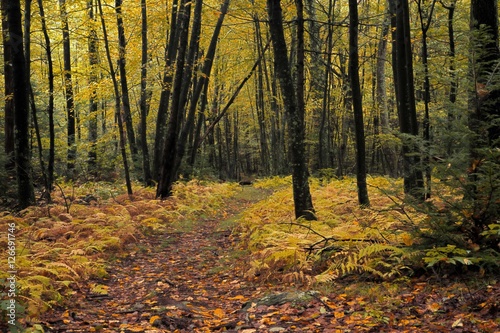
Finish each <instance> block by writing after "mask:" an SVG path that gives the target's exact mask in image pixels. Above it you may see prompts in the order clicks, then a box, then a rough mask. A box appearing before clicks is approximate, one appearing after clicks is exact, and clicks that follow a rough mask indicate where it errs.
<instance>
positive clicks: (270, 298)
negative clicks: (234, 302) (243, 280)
mask: <svg viewBox="0 0 500 333" xmlns="http://www.w3.org/2000/svg"><path fill="white" fill-rule="evenodd" d="M318 294H319V292H317V291H314V290H311V291H305V292H304V291H293V292H283V293H277V294H271V295H267V296H264V297H262V298H259V299H257V300H251V301H248V302H246V303H245V304H244V305H243V308H242V311H246V310H248V309H250V308H251V307H252V305H254V306H261V305H264V306H271V305H283V304H285V303H288V302H291V303H307V302H309V301H310V300H311V298H312V297H314V296H316V295H318Z"/></svg>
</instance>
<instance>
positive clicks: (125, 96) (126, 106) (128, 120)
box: [115, 0, 141, 175]
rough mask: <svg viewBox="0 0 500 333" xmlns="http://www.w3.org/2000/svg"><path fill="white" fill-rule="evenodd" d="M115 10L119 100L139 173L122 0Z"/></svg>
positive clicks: (132, 155) (118, 1)
mask: <svg viewBox="0 0 500 333" xmlns="http://www.w3.org/2000/svg"><path fill="white" fill-rule="evenodd" d="M115 10H116V25H117V27H118V44H119V52H118V70H119V72H120V86H121V102H122V108H123V117H124V119H125V128H126V131H127V139H128V145H129V148H130V155H131V157H132V162H133V165H134V170H135V171H136V174H137V175H139V174H141V172H140V169H141V168H140V166H139V165H138V163H139V151H138V149H137V144H136V140H135V133H134V124H133V121H132V112H131V111H130V97H129V91H128V81H127V70H126V60H125V56H126V46H127V45H126V44H127V41H126V39H125V29H124V27H123V15H122V0H115Z"/></svg>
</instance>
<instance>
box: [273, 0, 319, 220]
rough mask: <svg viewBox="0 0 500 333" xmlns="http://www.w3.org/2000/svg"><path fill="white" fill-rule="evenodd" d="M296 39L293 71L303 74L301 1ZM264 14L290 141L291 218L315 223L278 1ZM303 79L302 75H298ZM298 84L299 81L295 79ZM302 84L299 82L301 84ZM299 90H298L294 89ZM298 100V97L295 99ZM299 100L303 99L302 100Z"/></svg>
mask: <svg viewBox="0 0 500 333" xmlns="http://www.w3.org/2000/svg"><path fill="white" fill-rule="evenodd" d="M296 6H297V14H298V15H297V16H298V17H297V30H298V31H297V35H298V38H297V40H298V43H299V44H302V45H298V48H299V49H300V48H301V49H302V50H300V51H298V52H297V53H298V54H300V55H299V56H298V58H299V60H298V62H297V71H298V72H301V71H303V63H300V61H301V60H300V59H302V60H303V58H302V57H303V42H304V35H303V29H304V19H303V16H302V13H303V8H302V3H301V0H297V2H296ZM267 10H268V15H269V30H270V33H271V40H272V44H273V49H274V62H275V66H276V75H277V76H278V78H279V81H280V87H281V94H282V98H283V103H284V106H285V110H286V112H287V114H288V134H289V140H290V155H291V167H292V179H293V199H294V204H295V217H296V218H301V217H302V218H305V219H306V220H315V219H316V216H315V214H314V208H313V204H312V198H311V193H310V190H309V182H308V170H307V163H306V156H305V143H304V141H305V127H304V109H303V108H302V109H300V108H299V107H298V104H299V103H298V102H297V99H296V98H297V96H296V90H295V87H294V85H293V81H292V73H291V67H290V63H289V60H288V56H287V55H288V51H287V46H286V41H285V35H284V32H283V17H282V11H281V4H280V0H267ZM299 75H303V74H299ZM298 81H301V79H300V77H298ZM302 81H303V80H302ZM297 90H299V89H297ZM299 98H300V97H299ZM302 98H303V97H302Z"/></svg>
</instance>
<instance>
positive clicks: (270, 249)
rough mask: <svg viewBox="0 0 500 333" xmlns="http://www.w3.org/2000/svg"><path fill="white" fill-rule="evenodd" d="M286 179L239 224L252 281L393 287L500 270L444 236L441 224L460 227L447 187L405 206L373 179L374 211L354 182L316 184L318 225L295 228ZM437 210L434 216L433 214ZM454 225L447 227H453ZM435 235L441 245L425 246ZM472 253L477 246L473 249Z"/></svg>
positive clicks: (393, 183)
mask: <svg viewBox="0 0 500 333" xmlns="http://www.w3.org/2000/svg"><path fill="white" fill-rule="evenodd" d="M287 181H288V179H287V178H285V179H278V178H274V179H269V180H266V181H265V182H264V184H266V186H267V187H273V183H274V184H275V185H274V186H275V188H281V189H280V190H277V191H276V192H275V193H274V194H273V195H272V196H270V197H269V198H268V199H266V200H264V201H261V202H260V203H258V204H256V205H254V206H253V207H252V208H251V209H249V210H247V211H246V212H245V213H244V214H243V217H242V219H241V230H240V231H241V233H242V234H243V237H242V239H243V242H244V246H246V247H248V248H249V250H250V251H251V255H250V259H249V262H248V263H246V269H245V271H246V276H247V277H248V278H260V279H281V280H283V281H285V282H291V283H306V284H309V283H316V282H320V283H321V282H331V281H333V280H335V279H338V278H340V277H345V276H348V275H352V274H361V275H365V276H366V278H370V279H375V280H393V279H397V278H399V277H406V276H410V275H412V274H414V273H415V272H416V271H418V272H419V273H421V272H430V273H431V274H433V273H436V272H438V271H439V270H441V269H444V268H446V266H452V268H453V269H456V268H462V266H471V267H472V266H474V267H478V268H479V269H480V270H481V269H483V268H484V267H486V266H491V265H495V263H496V265H497V266H498V259H499V256H498V253H496V252H494V251H479V249H474V248H468V247H467V244H462V245H460V243H458V242H456V238H459V235H458V234H450V233H447V231H448V229H446V230H445V229H443V230H441V231H440V230H439V229H438V228H437V227H436V224H438V225H441V227H442V226H443V223H442V222H440V221H439V220H437V219H439V218H444V217H443V216H445V217H446V218H447V219H451V220H452V221H454V222H453V223H457V224H459V223H460V221H461V220H460V219H461V216H459V215H460V214H457V213H455V212H454V211H453V210H451V209H449V205H450V202H455V201H458V200H459V197H458V195H457V193H456V192H455V191H454V190H452V189H449V188H447V187H446V185H445V184H435V186H436V190H437V192H438V193H440V195H439V196H436V197H435V198H434V199H432V201H429V202H427V203H424V204H412V203H409V202H407V201H405V200H403V199H402V198H403V197H404V196H403V194H402V193H401V192H398V190H396V189H402V188H403V186H402V184H401V182H402V181H401V180H392V179H391V180H390V179H388V178H384V177H373V178H369V179H368V184H369V195H370V201H371V207H369V208H361V207H360V206H359V205H358V202H357V194H356V182H355V179H352V178H345V179H342V180H339V179H334V180H331V181H330V182H328V183H326V184H325V181H324V180H319V179H312V180H311V194H312V197H313V202H314V206H315V210H316V212H317V216H318V221H312V222H311V221H305V220H295V219H294V212H293V199H292V198H293V196H292V189H291V186H287V187H282V186H283V184H284V183H285V182H287ZM431 208H432V209H431ZM448 224H449V222H448ZM430 229H433V233H432V234H433V235H434V236H436V235H440V236H441V239H440V240H439V241H438V240H437V239H435V238H434V239H433V240H432V242H429V240H428V239H427V238H426V237H428V235H429V234H430V232H429V230H430ZM471 246H472V244H471Z"/></svg>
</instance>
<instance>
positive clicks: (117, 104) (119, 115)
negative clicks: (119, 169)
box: [97, 0, 132, 195]
mask: <svg viewBox="0 0 500 333" xmlns="http://www.w3.org/2000/svg"><path fill="white" fill-rule="evenodd" d="M97 6H98V7H99V16H100V17H101V26H102V34H103V39H104V48H105V49H106V59H107V60H108V66H109V73H110V75H111V80H112V82H113V91H114V93H115V116H116V119H117V121H118V131H119V133H118V137H119V140H120V152H121V155H122V160H123V170H124V172H125V182H126V184H127V193H128V194H129V195H131V194H132V182H131V181H130V173H129V167H128V160H127V150H126V144H125V140H126V139H125V132H124V131H123V119H122V113H121V108H120V91H119V88H118V81H117V79H116V73H115V69H114V66H113V60H112V59H111V52H110V50H109V40H108V32H107V29H106V24H105V22H104V15H103V12H102V3H101V0H97Z"/></svg>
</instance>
